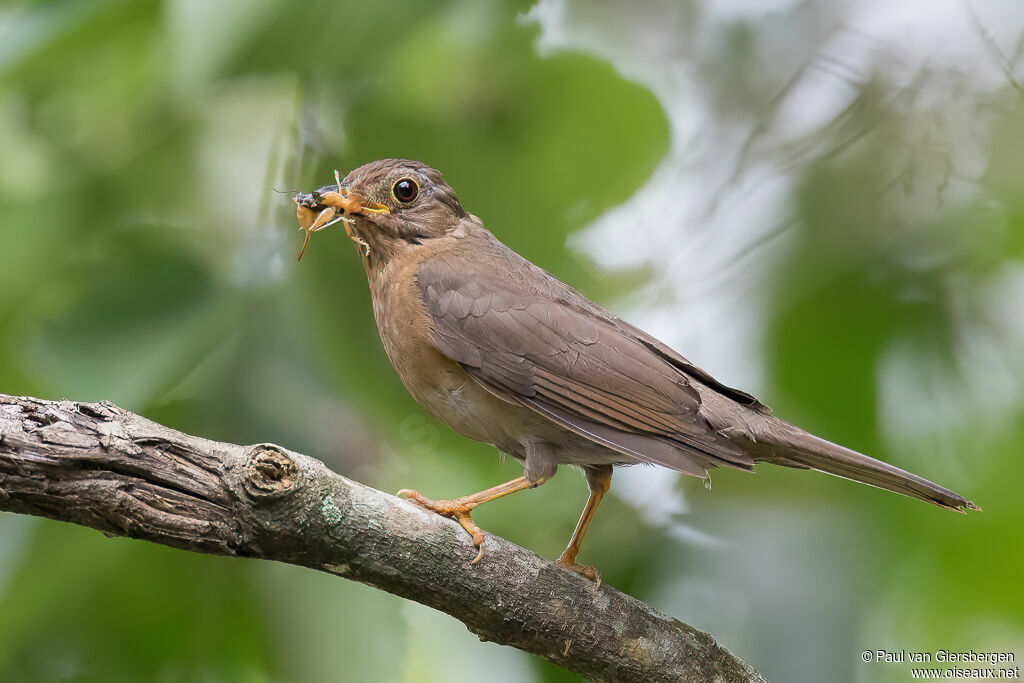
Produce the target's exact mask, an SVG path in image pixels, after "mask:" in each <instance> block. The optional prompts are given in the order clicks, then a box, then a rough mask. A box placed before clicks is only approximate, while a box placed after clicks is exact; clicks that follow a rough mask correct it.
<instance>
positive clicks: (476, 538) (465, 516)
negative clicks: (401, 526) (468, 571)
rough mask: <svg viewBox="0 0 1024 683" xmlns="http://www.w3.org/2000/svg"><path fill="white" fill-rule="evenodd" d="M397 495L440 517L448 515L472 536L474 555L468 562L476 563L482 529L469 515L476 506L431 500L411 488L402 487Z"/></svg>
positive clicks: (482, 549) (480, 554) (482, 548)
mask: <svg viewBox="0 0 1024 683" xmlns="http://www.w3.org/2000/svg"><path fill="white" fill-rule="evenodd" d="M398 495H399V496H400V497H402V498H405V499H407V500H411V501H412V502H414V503H416V504H417V505H419V506H420V507H421V508H424V509H426V510H430V511H431V512H434V513H436V514H439V515H441V516H442V517H449V518H451V519H454V520H455V521H456V522H458V523H459V524H460V525H461V526H462V528H463V529H465V530H466V532H467V533H469V535H470V536H471V537H472V538H473V545H474V546H476V549H477V553H476V557H474V558H473V559H472V561H470V564H476V563H477V562H479V561H480V558H482V557H483V556H484V546H483V544H484V530H483V529H481V528H480V527H478V526H477V525H476V522H474V521H473V518H472V517H470V514H469V513H470V511H471V510H472V509H473V508H474V507H476V506H475V505H470V504H467V503H465V502H463V501H461V500H431V499H430V498H427V497H426V496H424V495H423V494H421V493H420V492H419V491H414V490H413V489H402V490H401V491H399V492H398Z"/></svg>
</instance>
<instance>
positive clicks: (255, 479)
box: [245, 443, 298, 499]
mask: <svg viewBox="0 0 1024 683" xmlns="http://www.w3.org/2000/svg"><path fill="white" fill-rule="evenodd" d="M297 478H298V468H297V467H296V466H295V462H294V461H293V460H292V458H291V456H290V455H288V452H287V451H285V450H284V449H283V448H281V447H280V446H276V445H274V444H272V443H261V444H257V445H255V446H252V447H250V449H249V452H248V453H247V454H246V465H245V488H246V490H247V491H248V492H249V493H250V494H251V495H252V496H254V497H256V498H264V499H266V498H277V497H279V496H282V495H285V494H287V493H289V492H290V491H291V490H292V489H293V488H295V482H296V480H297Z"/></svg>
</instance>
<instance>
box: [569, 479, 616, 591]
mask: <svg viewBox="0 0 1024 683" xmlns="http://www.w3.org/2000/svg"><path fill="white" fill-rule="evenodd" d="M585 472H586V475H587V484H588V485H589V486H590V496H589V497H588V498H587V504H586V506H584V508H583V514H582V515H580V521H579V522H577V523H576V530H575V531H573V532H572V538H571V539H569V545H568V546H567V547H566V548H565V550H564V551H562V554H561V556H560V557H559V558H558V564H560V565H562V566H563V567H565V568H566V569H569V570H571V571H574V572H576V573H577V574H582V575H583V576H585V577H587V578H588V579H590V580H592V581H596V582H597V585H598V586H600V585H601V574H600V573H599V572H598V571H597V569H595V568H594V567H591V566H588V565H585V564H576V556H577V555H579V553H580V545H581V544H582V543H583V535H584V534H585V533H587V527H588V526H590V521H591V520H592V519H594V512H595V511H596V510H597V506H598V505H600V504H601V499H602V498H604V494H606V493H608V488H609V487H610V486H611V484H612V466H611V465H599V466H592V467H588V468H587V469H586V470H585Z"/></svg>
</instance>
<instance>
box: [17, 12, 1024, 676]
mask: <svg viewBox="0 0 1024 683" xmlns="http://www.w3.org/2000/svg"><path fill="white" fill-rule="evenodd" d="M1022 80H1024V13H1021V12H1020V7H1019V1H1018V0H1005V1H995V0H927V1H925V0H919V1H912V0H907V1H905V2H900V3H891V2H885V1H884V0H843V1H839V0H836V1H827V2H826V1H822V2H815V1H812V0H770V1H765V2H761V1H744V0H728V1H714V2H713V1H712V0H706V1H700V0H684V1H680V2H669V1H667V0H651V1H648V2H642V3H619V2H615V1H613V0H604V1H602V2H589V1H587V0H540V1H539V2H534V1H533V0H527V1H521V2H513V1H508V2H501V1H496V0H489V1H484V2H481V1H478V0H466V1H464V2H432V3H422V2H413V1H412V0H409V1H406V2H379V3H338V2H305V3H292V2H285V1H284V0H222V1H218V2H206V1H205V0H166V1H164V2H153V1H140V0H93V1H84V0H83V1H80V2H78V1H76V2H70V1H59V2H58V1H40V2H13V3H11V2H8V3H5V4H3V5H2V6H0V391H3V392H5V393H12V394H31V395H36V396H41V397H46V398H61V397H67V398H73V399H81V400H99V399H107V400H111V401H115V402H116V403H118V404H120V405H122V406H124V407H126V408H129V409H131V410H134V411H137V412H140V413H142V414H144V415H146V416H148V417H150V418H152V419H155V420H158V421H161V422H164V423H167V424H169V425H171V426H174V427H176V428H178V429H182V430H185V431H189V432H194V433H198V434H202V435H205V436H208V437H211V438H215V439H222V440H228V441H235V442H242V443H253V442H262V441H275V442H279V443H282V444H284V445H287V446H288V447H290V448H293V449H295V450H298V451H302V452H305V453H308V454H310V455H312V456H314V457H317V458H321V459H323V460H324V461H326V462H327V463H328V464H329V465H330V466H331V467H332V468H333V469H335V470H337V471H339V472H341V473H343V474H345V475H348V476H351V477H354V478H357V479H360V480H362V481H364V482H367V483H369V484H371V485H373V486H376V487H379V488H382V489H384V490H389V491H394V490H397V489H399V488H402V487H406V486H415V487H416V488H418V489H419V490H421V491H424V492H426V493H427V494H428V495H432V496H435V497H449V496H458V495H462V494H466V493H469V492H471V491H475V490H478V489H481V488H484V487H487V486H490V485H493V484H495V483H498V482H500V481H504V480H506V479H509V478H511V477H514V476H517V475H518V474H519V469H518V466H517V465H516V463H515V462H514V461H512V460H510V459H501V458H499V457H497V455H496V453H495V452H494V450H493V449H492V448H491V447H489V446H485V445H481V444H476V443H470V442H467V441H465V440H463V439H461V438H459V437H457V436H456V435H454V434H453V433H451V432H450V431H449V430H447V429H446V428H444V427H442V426H441V425H439V424H437V423H436V422H434V421H433V420H432V419H431V418H430V417H429V416H427V415H426V414H425V413H424V412H423V411H422V410H421V409H420V408H419V407H418V406H417V405H416V404H415V403H414V402H413V401H412V399H411V398H409V396H408V395H407V394H406V393H405V391H404V389H403V388H402V386H401V385H400V383H399V381H398V379H397V377H396V376H395V374H394V372H393V370H392V369H391V367H390V366H389V364H388V361H387V359H386V357H385V355H384V353H383V351H382V349H381V346H380V343H379V340H378V337H377V332H376V328H375V327H374V324H373V319H372V315H371V312H370V306H369V295H368V292H367V288H366V285H365V278H364V275H363V273H362V271H361V268H360V267H359V264H358V261H357V259H356V258H355V256H354V254H353V246H352V244H351V243H350V242H349V241H348V239H346V237H345V235H344V232H343V231H341V230H329V231H326V232H324V233H321V234H319V235H317V236H315V237H314V239H313V240H312V243H311V245H310V249H309V250H308V251H307V254H306V256H305V258H304V259H303V261H302V262H301V264H298V265H296V262H295V256H296V253H297V251H298V248H299V245H300V243H301V233H299V232H298V231H297V230H296V223H295V218H294V213H293V208H294V207H293V206H292V204H291V203H290V194H289V193H291V192H293V191H295V190H297V189H304V190H308V189H310V188H312V187H316V186H319V185H323V184H327V183H329V182H331V180H332V177H333V170H334V169H340V170H341V172H342V174H344V173H345V172H346V171H347V170H349V169H351V168H353V167H355V166H357V165H359V164H362V163H365V162H367V161H370V160H373V159H377V158H381V157H388V156H400V157H410V158H416V159H421V160H423V161H426V162H428V163H430V164H432V165H434V166H436V167H438V168H440V169H441V170H442V171H443V172H444V173H445V174H446V176H447V178H448V180H449V181H450V182H451V183H452V185H453V186H454V187H455V188H456V189H457V190H458V192H459V195H460V198H461V200H462V203H463V204H464V206H466V207H467V208H468V209H469V210H470V211H472V212H473V213H476V214H478V215H479V216H481V217H482V218H483V219H484V221H485V223H486V225H487V226H488V227H489V228H490V229H491V230H492V231H493V232H495V233H496V234H497V235H498V236H499V237H500V238H501V239H502V240H504V241H505V242H506V243H507V244H509V245H510V246H512V247H513V248H515V249H516V250H518V251H519V252H520V253H522V254H524V255H525V256H526V257H528V258H530V259H531V260H533V261H534V262H536V263H538V264H540V265H542V266H543V267H545V268H547V269H548V270H550V271H551V272H553V273H555V274H556V275H557V276H559V277H561V278H562V279H564V280H566V281H568V282H570V283H573V284H574V285H576V286H578V287H579V288H581V289H582V290H583V291H584V292H585V293H587V294H588V295H590V296H591V297H592V298H595V299H597V300H599V301H601V302H603V303H605V304H606V305H608V306H609V307H611V308H612V309H614V310H615V311H617V312H619V313H621V314H622V315H624V317H626V318H628V319H630V320H631V321H633V322H635V323H638V324H640V325H641V326H643V327H645V328H647V329H649V330H650V331H652V332H654V333H655V334H657V335H659V336H661V337H662V338H663V339H664V340H665V341H667V342H669V343H671V344H672V345H673V346H675V347H676V348H678V349H680V350H681V351H683V352H684V353H685V354H686V355H687V356H689V357H690V358H691V359H692V360H694V361H695V362H696V363H698V364H699V365H701V366H703V367H705V368H707V369H708V370H709V371H711V372H712V373H714V374H716V375H717V376H718V377H720V378H721V379H722V380H723V381H726V382H728V383H731V384H733V385H736V386H741V387H744V388H747V389H750V390H752V391H754V392H755V393H756V394H757V395H758V396H759V397H760V398H761V399H762V400H764V401H765V402H767V403H769V404H770V405H773V406H774V407H775V409H776V412H777V414H779V415H781V416H783V417H786V418H789V419H791V420H793V421H795V422H797V423H799V424H801V425H803V426H805V427H807V428H809V429H811V430H814V431H816V432H818V433H819V434H821V435H823V436H825V437H827V438H830V439H832V440H835V441H839V442H842V443H844V444H847V445H849V446H851V447H854V448H857V449H859V450H862V451H865V452H868V453H871V454H874V455H877V456H878V457H881V458H883V459H885V460H888V461H890V462H893V463H895V464H897V465H899V466H901V467H904V468H907V469H910V470H913V471H915V472H919V473H920V474H922V475H924V476H927V477H929V478H931V479H933V480H935V481H938V482H940V483H942V484H945V485H947V486H949V487H951V488H954V489H955V490H957V491H959V492H962V493H964V494H965V495H967V496H968V497H970V498H972V499H973V500H975V501H976V502H977V503H978V504H980V505H981V506H982V507H983V508H984V509H985V512H984V513H979V514H972V515H970V516H960V515H957V514H955V513H951V512H948V511H943V510H940V509H938V508H933V507H930V506H927V505H924V504H922V503H919V502H916V501H911V500H908V499H904V498H901V497H898V496H895V495H891V494H887V493H884V492H881V491H877V490H874V489H871V488H868V487H864V486H858V485H855V484H852V483H849V482H846V481H842V480H838V479H833V478H829V477H827V476H825V475H817V474H814V473H807V472H801V471H795V470H784V469H781V468H778V469H771V468H764V467H762V469H761V470H760V471H759V472H758V473H757V474H756V475H748V474H743V473H740V472H724V471H721V472H716V473H714V476H713V479H714V488H713V490H711V491H705V490H704V488H703V486H702V485H701V483H700V482H699V481H696V480H681V479H680V478H679V477H678V476H677V475H675V474H674V473H670V472H663V471H660V470H655V469H651V468H633V469H630V470H626V471H621V472H620V473H619V474H617V476H616V479H615V482H614V485H613V493H614V495H613V496H612V497H611V498H610V499H608V501H607V502H606V503H605V504H604V505H603V506H602V508H601V510H600V512H599V514H598V518H597V522H596V524H595V526H593V527H592V530H591V532H590V533H589V535H588V539H587V543H586V545H585V547H584V551H583V555H582V556H581V560H582V561H585V562H588V563H593V564H596V565H598V566H599V567H600V568H601V569H602V571H603V572H604V576H605V579H606V580H607V581H608V582H609V583H611V584H613V585H615V586H617V587H618V588H620V589H622V590H625V591H627V592H629V593H632V594H633V595H636V596H638V597H640V598H642V599H644V600H646V601H648V602H650V603H652V604H654V605H655V606H657V607H658V608H660V609H661V610H663V611H665V612H667V613H669V614H671V615H673V616H676V617H678V618H680V619H683V620H684V621H688V622H690V623H693V624H695V625H697V626H698V627H701V628H703V629H706V630H709V631H710V632H712V633H713V634H714V635H715V636H716V637H717V638H718V639H719V640H720V641H721V642H722V643H724V644H725V645H726V646H728V647H729V648H731V649H733V650H734V651H735V652H736V653H738V654H739V655H740V656H742V657H743V658H745V659H746V660H747V661H749V662H750V663H751V664H753V665H754V666H755V667H757V668H758V669H759V670H760V671H762V672H763V673H764V674H766V675H767V676H768V677H769V679H771V680H776V681H825V680H835V681H838V680H854V681H876V680H883V681H903V680H908V679H909V667H908V666H906V665H898V664H889V665H886V664H864V663H862V662H861V661H860V653H861V652H862V651H863V650H865V649H871V650H875V649H887V650H901V649H906V650H925V651H934V650H936V649H940V648H944V649H951V650H968V649H973V650H976V651H1016V655H1017V663H1018V664H1020V660H1021V659H1022V658H1024V587H1022V567H1024V543H1022V541H1024V495H1022V482H1024V458H1022V457H1021V455H1022V453H1021V445H1022V444H1024V410H1022V407H1024V352H1022V349H1024V346H1022V344H1024V99H1022V93H1024V88H1022V85H1021V82H1022ZM275 189H276V190H278V191H279V192H275V191H274V190H275ZM585 496H586V487H585V484H584V482H583V479H582V477H581V476H580V475H579V474H578V473H576V472H574V471H571V470H565V471H563V472H562V474H561V476H559V477H556V478H555V479H554V480H553V481H552V482H550V483H549V484H547V485H545V486H544V487H542V488H540V489H538V490H536V491H531V492H527V493H523V494H519V495H517V496H513V497H511V498H507V499H504V500H502V501H498V502H495V503H492V504H489V505H486V506H484V507H482V508H481V509H480V510H479V511H478V512H477V514H476V515H475V518H476V519H477V520H478V522H479V523H480V524H481V525H482V526H483V527H484V528H485V529H488V530H490V531H492V532H494V533H497V534H500V535H503V536H506V537H508V538H510V539H512V540H514V541H516V542H518V543H521V544H523V545H525V546H527V547H529V548H532V549H535V550H536V551H538V552H540V553H542V554H544V555H546V556H548V557H555V556H557V554H558V552H559V551H560V550H561V548H562V547H563V545H564V543H565V542H566V540H567V539H568V537H569V534H570V532H571V530H572V528H573V525H574V523H575V521H576V517H577V515H578V513H579V511H580V509H581V507H582V505H583V502H584V500H585ZM482 677H484V678H486V679H487V680H491V681H562V680H573V677H572V676H571V675H569V674H567V673H565V672H564V671H562V670H560V669H557V668H556V667H554V666H552V665H549V664H547V663H545V662H542V661H539V660H537V659H534V658H531V657H529V656H527V655H524V654H522V653H519V652H517V651H514V650H511V649H507V648H502V647H500V646H497V645H493V644H482V643H479V642H477V641H476V639H475V638H474V637H473V636H471V634H469V633H468V632H467V631H466V630H465V628H464V627H462V625H461V624H459V623H458V622H455V621H454V620H452V619H450V618H448V617H447V616H445V615H443V614H440V613H437V612H434V611H431V610H429V609H427V608H424V607H421V606H419V605H416V604H410V603H407V602H404V601H402V600H399V599H397V598H394V597H392V596H390V595H387V594H385V593H382V592H379V591H375V590H372V589H370V588H367V587H364V586H361V585H357V584H352V583H347V582H345V581H342V580H339V579H337V578H334V577H330V576H326V575H319V574H316V573H314V572H311V571H308V570H303V569H299V568H295V567H290V566H284V565H275V564H270V563H266V562H258V561H249V560H232V559H224V558H209V557H204V556H200V555H195V554H189V553H184V552H178V551H173V550H168V549H164V548H160V547H156V546H151V545H147V544H145V543H141V542H134V541H129V540H124V539H107V538H104V537H103V536H102V535H101V534H99V533H96V532H94V531H91V530H87V529H81V528H76V527H72V526H69V525H61V524H58V523H52V522H48V521H44V520H39V519H30V518H25V517H18V516H15V515H10V514H3V515H0V680H3V681H15V682H16V681H210V682H214V681H247V682H248V681H252V682H261V681H298V682H305V681H309V682H314V681H315V682H320V681H350V680H351V681H355V680H379V681H421V680H428V681H429V680H446V681H450V682H453V683H454V682H457V681H476V680H481V678H482Z"/></svg>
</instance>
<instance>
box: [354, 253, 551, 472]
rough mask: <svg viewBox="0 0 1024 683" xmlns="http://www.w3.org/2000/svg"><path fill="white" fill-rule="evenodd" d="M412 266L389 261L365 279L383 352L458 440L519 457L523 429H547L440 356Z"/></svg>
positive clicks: (415, 394) (525, 436)
mask: <svg viewBox="0 0 1024 683" xmlns="http://www.w3.org/2000/svg"><path fill="white" fill-rule="evenodd" d="M416 267H417V263H416V262H412V261H411V260H410V261H409V262H406V263H403V262H401V261H398V260H392V261H391V262H389V263H388V264H387V265H386V266H384V268H383V269H382V270H381V271H380V272H379V273H377V274H376V275H371V277H370V288H371V292H372V296H373V312H374V318H375V319H376V321H377V329H378V330H379V332H380V338H381V341H382V342H383V344H384V351H385V352H386V353H387V355H388V358H389V359H390V360H391V364H392V365H393V366H394V367H395V370H396V371H397V372H398V376H399V378H401V380H402V384H404V385H405V388H406V389H407V390H408V391H409V393H410V394H412V397H413V398H414V399H416V402H417V403H419V404H420V405H421V406H422V407H423V408H424V409H426V410H427V411H428V412H429V413H430V414H432V415H433V416H434V417H436V418H437V419H438V420H441V421H442V422H444V423H445V424H447V425H448V426H450V427H451V428H452V429H454V430H455V431H456V432H458V433H459V434H461V435H463V436H465V437H467V438H470V439H473V440H475V441H482V442H485V443H492V444H495V445H496V446H497V447H498V448H499V449H501V450H502V451H504V452H506V453H511V454H513V455H518V454H519V453H520V452H521V451H522V442H523V440H524V439H529V438H532V437H531V435H529V434H526V433H524V430H523V429H522V426H523V425H528V424H532V423H535V422H539V423H540V424H541V425H543V426H544V427H546V428H548V429H550V423H548V422H547V421H546V420H543V419H542V418H540V417H539V416H538V415H536V414H535V413H534V412H533V411H531V410H529V409H528V408H525V407H523V406H522V405H519V404H517V403H510V402H508V401H506V400H504V399H501V398H499V397H497V396H495V395H494V394H492V393H491V392H489V391H488V390H487V389H485V388H484V387H483V386H481V385H480V384H479V383H478V382H476V381H475V380H474V379H473V378H472V377H470V376H469V374H467V373H466V371H465V370H463V369H462V366H460V365H459V364H458V363H456V362H454V361H452V360H451V359H450V358H448V357H447V356H445V355H444V354H442V353H441V352H440V351H438V350H437V348H436V347H435V346H434V343H433V340H432V338H431V335H432V332H431V326H430V316H429V314H428V313H427V310H426V307H425V305H424V304H423V299H422V296H421V295H420V291H419V287H418V286H417V283H416Z"/></svg>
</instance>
